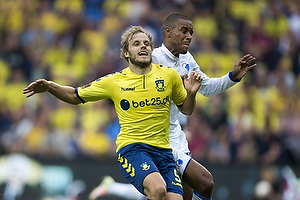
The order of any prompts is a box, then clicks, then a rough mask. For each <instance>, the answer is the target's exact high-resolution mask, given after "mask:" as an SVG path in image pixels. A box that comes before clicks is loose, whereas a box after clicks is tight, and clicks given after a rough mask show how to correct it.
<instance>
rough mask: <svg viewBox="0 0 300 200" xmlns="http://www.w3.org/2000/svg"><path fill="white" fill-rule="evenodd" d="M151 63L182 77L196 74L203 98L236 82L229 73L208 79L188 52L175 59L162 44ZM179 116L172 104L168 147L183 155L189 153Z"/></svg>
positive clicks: (222, 90) (155, 51)
mask: <svg viewBox="0 0 300 200" xmlns="http://www.w3.org/2000/svg"><path fill="white" fill-rule="evenodd" d="M152 62H153V63H155V64H160V65H163V66H168V67H172V68H174V69H175V70H176V71H177V72H178V73H179V74H180V75H184V74H185V73H187V74H188V75H190V74H191V72H192V71H196V72H198V73H199V74H201V77H202V79H203V81H202V84H201V87H200V89H199V91H198V92H199V93H201V94H202V95H204V96H213V95H216V94H218V93H221V92H224V91H225V90H226V89H228V88H230V87H231V86H233V85H234V84H236V82H234V81H232V80H231V79H230V78H229V73H228V74H226V75H224V76H222V77H220V78H209V77H208V76H207V75H206V74H204V73H203V72H202V71H201V70H200V67H199V65H198V64H197V63H196V61H195V60H194V58H193V56H192V55H191V54H190V53H189V52H187V53H186V54H179V58H177V57H176V56H174V55H173V54H172V53H171V52H170V51H169V50H168V49H167V48H166V47H165V46H164V44H162V45H161V46H160V47H158V48H155V49H154V50H153V53H152ZM179 114H181V113H180V111H179V110H178V108H177V106H176V105H175V104H174V103H173V102H172V104H171V107H170V147H172V148H175V149H177V150H180V151H183V152H184V153H189V152H190V151H189V148H188V142H187V140H186V136H185V133H184V132H183V131H182V129H181V126H180V123H179V121H178V115H179ZM184 116H185V115H184ZM180 117H182V116H180ZM185 117H187V116H185Z"/></svg>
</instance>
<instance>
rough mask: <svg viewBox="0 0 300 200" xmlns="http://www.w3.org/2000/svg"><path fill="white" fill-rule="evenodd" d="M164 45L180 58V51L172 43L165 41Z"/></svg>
mask: <svg viewBox="0 0 300 200" xmlns="http://www.w3.org/2000/svg"><path fill="white" fill-rule="evenodd" d="M164 45H165V47H166V48H167V49H168V50H169V51H170V52H171V53H172V54H173V55H174V56H175V57H177V58H179V51H177V50H176V49H175V48H173V47H172V45H171V44H170V43H168V42H165V43H164Z"/></svg>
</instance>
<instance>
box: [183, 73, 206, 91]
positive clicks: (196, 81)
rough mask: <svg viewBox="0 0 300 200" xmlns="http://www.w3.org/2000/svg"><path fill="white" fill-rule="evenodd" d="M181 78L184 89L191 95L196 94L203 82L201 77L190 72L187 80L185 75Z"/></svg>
mask: <svg viewBox="0 0 300 200" xmlns="http://www.w3.org/2000/svg"><path fill="white" fill-rule="evenodd" d="M182 78H183V83H184V87H185V89H186V90H187V91H189V92H192V93H196V92H197V91H198V90H199V88H200V86H201V84H202V80H203V79H202V77H201V75H200V74H199V73H198V72H195V71H192V72H191V75H190V77H189V78H188V75H187V74H185V75H183V76H182Z"/></svg>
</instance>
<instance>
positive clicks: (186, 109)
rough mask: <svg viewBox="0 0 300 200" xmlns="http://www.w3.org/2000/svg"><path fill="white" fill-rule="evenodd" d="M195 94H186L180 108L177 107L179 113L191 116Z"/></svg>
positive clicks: (194, 103)
mask: <svg viewBox="0 0 300 200" xmlns="http://www.w3.org/2000/svg"><path fill="white" fill-rule="evenodd" d="M196 94H197V93H196V92H195V93H192V92H189V91H188V92H187V96H186V98H185V100H184V102H183V104H182V106H181V107H179V110H180V112H182V113H183V114H185V115H191V114H192V113H193V112H194V109H195V106H196Z"/></svg>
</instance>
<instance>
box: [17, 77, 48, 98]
mask: <svg viewBox="0 0 300 200" xmlns="http://www.w3.org/2000/svg"><path fill="white" fill-rule="evenodd" d="M48 88H49V82H48V81H47V80H45V79H38V80H36V81H34V82H32V83H30V84H29V85H28V86H27V87H26V88H24V89H23V94H27V95H26V97H27V98H28V97H31V96H32V95H34V94H36V93H42V92H46V91H47V90H48Z"/></svg>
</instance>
